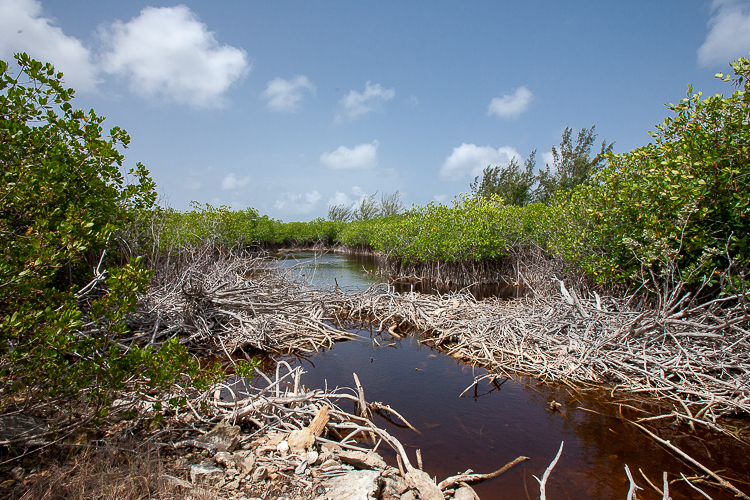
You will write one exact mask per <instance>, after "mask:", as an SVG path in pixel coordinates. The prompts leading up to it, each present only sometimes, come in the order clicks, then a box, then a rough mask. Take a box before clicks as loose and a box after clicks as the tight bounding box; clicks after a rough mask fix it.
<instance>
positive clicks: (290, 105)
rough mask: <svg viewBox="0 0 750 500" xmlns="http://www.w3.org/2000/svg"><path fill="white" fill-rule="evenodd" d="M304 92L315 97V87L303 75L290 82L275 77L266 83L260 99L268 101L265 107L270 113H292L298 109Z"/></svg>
mask: <svg viewBox="0 0 750 500" xmlns="http://www.w3.org/2000/svg"><path fill="white" fill-rule="evenodd" d="M304 90H307V91H309V92H310V93H311V94H313V95H315V85H313V84H312V82H311V81H310V80H309V79H308V78H307V77H306V76H304V75H301V76H295V77H294V78H293V79H291V80H284V79H283V78H281V77H277V78H274V79H273V80H271V81H270V82H268V86H267V87H266V90H265V91H264V92H263V93H262V94H261V97H263V98H265V99H268V104H266V107H267V108H268V109H270V110H271V111H280V112H286V113H294V112H295V111H297V110H298V109H299V104H298V103H299V102H300V101H301V100H302V99H304V95H303V91H304Z"/></svg>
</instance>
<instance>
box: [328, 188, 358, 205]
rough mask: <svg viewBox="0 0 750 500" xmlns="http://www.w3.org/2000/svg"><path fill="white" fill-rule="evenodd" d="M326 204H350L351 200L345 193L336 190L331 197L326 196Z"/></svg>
mask: <svg viewBox="0 0 750 500" xmlns="http://www.w3.org/2000/svg"><path fill="white" fill-rule="evenodd" d="M326 204H327V205H328V206H331V205H351V204H352V200H351V199H349V197H348V196H347V195H346V193H342V192H341V191H336V194H334V195H333V196H332V197H331V198H328V201H327V202H326Z"/></svg>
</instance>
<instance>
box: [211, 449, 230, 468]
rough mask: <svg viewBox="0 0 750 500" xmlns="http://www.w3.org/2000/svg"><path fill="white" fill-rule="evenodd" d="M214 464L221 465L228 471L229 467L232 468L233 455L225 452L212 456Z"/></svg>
mask: <svg viewBox="0 0 750 500" xmlns="http://www.w3.org/2000/svg"><path fill="white" fill-rule="evenodd" d="M214 462H216V465H221V466H222V467H224V468H225V469H229V468H230V467H231V468H234V464H235V460H234V455H232V454H231V453H229V452H227V451H220V452H218V453H217V454H216V455H214Z"/></svg>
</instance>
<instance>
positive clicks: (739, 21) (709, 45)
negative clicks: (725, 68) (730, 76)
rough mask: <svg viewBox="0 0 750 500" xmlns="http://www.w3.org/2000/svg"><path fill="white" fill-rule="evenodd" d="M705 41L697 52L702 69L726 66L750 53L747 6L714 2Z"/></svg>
mask: <svg viewBox="0 0 750 500" xmlns="http://www.w3.org/2000/svg"><path fill="white" fill-rule="evenodd" d="M712 10H713V12H714V14H713V16H712V17H711V19H710V20H709V21H708V26H709V30H708V35H706V41H705V42H703V45H701V46H700V48H699V49H698V63H699V64H700V65H701V66H703V67H706V66H716V65H725V64H727V63H729V62H731V61H733V60H734V59H737V58H738V57H743V56H747V55H748V51H750V3H748V2H738V1H734V0H714V2H713V5H712Z"/></svg>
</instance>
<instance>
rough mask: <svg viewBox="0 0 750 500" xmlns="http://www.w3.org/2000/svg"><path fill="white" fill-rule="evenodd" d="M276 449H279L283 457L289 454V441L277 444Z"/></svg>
mask: <svg viewBox="0 0 750 500" xmlns="http://www.w3.org/2000/svg"><path fill="white" fill-rule="evenodd" d="M276 451H278V452H279V453H280V454H281V456H282V457H285V456H287V455H288V454H289V443H288V442H286V441H282V442H280V443H279V444H277V445H276Z"/></svg>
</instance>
